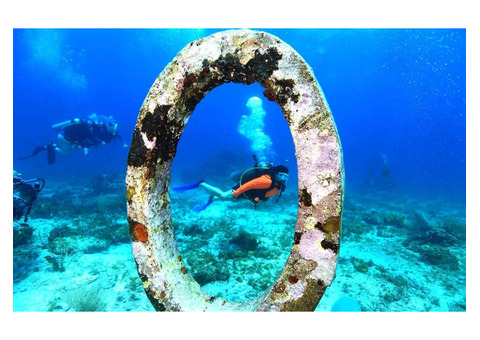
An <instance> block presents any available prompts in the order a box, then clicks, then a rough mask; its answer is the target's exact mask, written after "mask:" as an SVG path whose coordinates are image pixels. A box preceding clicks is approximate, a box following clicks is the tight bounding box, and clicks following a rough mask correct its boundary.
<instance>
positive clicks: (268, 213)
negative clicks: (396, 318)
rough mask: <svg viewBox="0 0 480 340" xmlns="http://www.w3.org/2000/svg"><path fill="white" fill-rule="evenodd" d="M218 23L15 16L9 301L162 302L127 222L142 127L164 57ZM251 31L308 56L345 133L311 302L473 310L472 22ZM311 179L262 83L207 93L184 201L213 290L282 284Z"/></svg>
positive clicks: (230, 292) (147, 307)
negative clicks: (194, 25) (149, 289)
mask: <svg viewBox="0 0 480 340" xmlns="http://www.w3.org/2000/svg"><path fill="white" fill-rule="evenodd" d="M222 30H223V29H14V30H13V218H12V219H13V256H12V260H13V311H42V312H45V311H55V312H74V311H111V312H113V311H137V312H147V311H152V312H153V311H155V308H154V307H153V306H152V303H151V302H150V301H149V299H148V297H147V295H146V294H145V291H144V287H143V285H142V280H141V279H140V277H139V274H138V272H137V267H136V263H135V260H134V257H133V253H132V242H131V238H130V231H129V223H128V221H127V197H128V195H129V193H128V191H127V190H126V185H125V178H126V173H127V158H128V155H129V150H130V148H131V144H132V136H133V135H134V128H135V124H136V122H137V118H138V114H139V109H140V107H141V106H142V104H143V102H144V100H145V98H146V96H147V93H148V92H149V90H150V88H151V87H152V84H153V83H154V82H155V80H156V78H157V77H158V75H159V74H160V73H161V72H162V70H163V69H164V68H165V67H166V66H167V65H168V64H169V63H170V62H171V61H172V59H173V58H174V57H175V56H176V55H177V53H178V52H179V51H180V50H182V49H183V48H184V47H185V46H186V45H188V44H190V43H191V42H192V41H194V40H196V39H201V38H204V37H207V36H209V35H211V34H214V33H216V32H220V31H222ZM255 30H259V31H264V32H267V33H270V34H272V35H274V36H277V37H278V38H280V39H281V40H282V41H283V42H285V43H287V44H289V45H290V46H291V47H292V48H293V49H295V50H296V51H297V52H298V53H299V54H300V55H301V56H302V57H303V58H304V59H305V61H306V62H307V63H308V65H310V67H311V68H312V70H313V73H314V74H315V77H316V78H317V80H318V83H319V85H320V86H321V88H322V90H323V93H324V95H325V98H326V100H327V102H328V105H329V107H330V109H331V112H332V115H333V119H334V121H335V124H336V127H337V130H338V135H339V138H340V141H341V145H342V151H343V163H344V174H345V178H344V179H345V188H344V190H345V191H344V202H343V213H342V224H341V235H340V237H341V238H340V248H339V249H338V254H339V255H338V260H337V267H336V272H335V279H334V280H333V282H332V284H331V286H330V287H328V288H327V289H326V291H325V294H324V295H323V297H322V299H321V300H320V302H319V304H318V306H317V308H316V309H315V311H319V312H328V311H383V312H387V311H422V312H423V311H466V31H465V30H464V29H262V28H259V29H255ZM265 178H267V179H268V180H269V182H268V184H263V183H264V182H262V181H263V180H265ZM297 179H298V171H297V158H296V150H295V145H294V144H293V139H292V134H291V132H290V129H289V126H288V123H287V121H286V120H285V118H284V116H283V113H282V110H281V107H280V106H279V105H278V104H277V103H276V102H274V101H271V100H269V98H268V93H266V91H265V88H263V87H262V86H261V85H260V84H259V83H253V84H251V85H246V84H235V83H228V84H224V85H221V86H218V87H216V88H214V89H213V90H212V91H210V92H209V93H208V94H207V95H206V96H205V97H204V98H203V99H202V100H201V101H200V103H199V104H198V105H197V106H196V107H195V109H194V111H193V114H192V116H191V117H190V119H189V121H188V124H187V126H186V128H185V130H184V131H183V133H182V136H181V138H180V141H179V144H178V148H177V150H176V154H175V157H174V160H173V165H172V169H171V183H170V184H171V185H170V188H171V190H170V199H171V216H172V222H173V226H174V229H175V239H176V241H177V245H178V248H179V251H180V253H181V255H182V258H183V261H184V262H185V266H186V269H187V270H188V272H189V273H190V274H191V275H192V277H193V278H194V279H195V280H196V281H197V282H198V283H199V284H200V285H201V287H202V288H203V289H204V290H205V291H206V292H207V293H208V294H211V295H212V296H215V297H221V298H223V299H226V300H228V301H229V302H241V301H245V300H249V299H253V298H256V297H258V296H259V295H260V294H262V293H263V292H264V291H265V290H267V289H269V288H271V286H272V285H273V284H274V283H275V281H276V279H277V277H278V276H279V274H280V273H281V272H282V269H283V267H284V266H285V263H286V261H287V258H288V257H289V254H290V251H291V249H292V246H293V243H294V233H295V224H296V220H297V212H298V206H299V193H298V184H297ZM247 182H248V183H253V182H255V185H256V186H252V187H251V188H249V190H248V191H247V190H246V189H243V191H242V188H245V187H244V186H245V185H246V183H247ZM274 182H275V183H276V184H275V185H274V184H273V183H274ZM277 184H278V185H277ZM252 185H253V184H252ZM232 190H233V191H232ZM252 192H253V194H252ZM249 193H250V194H249ZM232 195H233V197H232ZM137 237H138V238H139V239H141V236H139V235H137Z"/></svg>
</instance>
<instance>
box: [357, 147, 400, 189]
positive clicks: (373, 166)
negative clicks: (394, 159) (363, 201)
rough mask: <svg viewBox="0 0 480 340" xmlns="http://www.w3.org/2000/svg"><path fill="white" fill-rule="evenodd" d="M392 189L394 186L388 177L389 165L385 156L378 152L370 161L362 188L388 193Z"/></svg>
mask: <svg viewBox="0 0 480 340" xmlns="http://www.w3.org/2000/svg"><path fill="white" fill-rule="evenodd" d="M394 187H395V184H394V182H393V180H392V179H391V177H390V165H389V163H388V160H387V156H386V155H385V154H383V153H381V152H379V151H378V152H376V153H375V154H374V155H373V156H372V157H371V159H370V166H369V169H368V172H367V176H366V178H365V179H364V181H363V184H362V188H363V189H370V190H371V189H374V190H383V191H389V190H392V189H394Z"/></svg>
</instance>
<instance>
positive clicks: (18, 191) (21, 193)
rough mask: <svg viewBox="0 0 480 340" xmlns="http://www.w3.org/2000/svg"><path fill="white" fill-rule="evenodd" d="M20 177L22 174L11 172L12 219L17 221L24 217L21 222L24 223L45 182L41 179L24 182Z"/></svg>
mask: <svg viewBox="0 0 480 340" xmlns="http://www.w3.org/2000/svg"><path fill="white" fill-rule="evenodd" d="M21 176H22V174H20V173H18V172H16V171H15V170H13V219H14V220H15V221H18V220H20V219H21V218H22V217H24V219H23V222H25V223H26V222H27V220H28V215H29V214H30V210H31V209H32V206H33V202H34V201H35V200H36V199H37V197H38V194H40V191H42V189H43V187H44V186H45V180H44V179H42V178H33V179H29V180H25V179H23V178H22V177H21Z"/></svg>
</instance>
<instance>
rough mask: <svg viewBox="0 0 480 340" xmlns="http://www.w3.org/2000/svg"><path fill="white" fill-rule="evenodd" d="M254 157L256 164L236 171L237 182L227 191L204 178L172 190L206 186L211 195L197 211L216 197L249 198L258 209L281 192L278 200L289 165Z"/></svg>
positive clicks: (195, 208)
mask: <svg viewBox="0 0 480 340" xmlns="http://www.w3.org/2000/svg"><path fill="white" fill-rule="evenodd" d="M253 158H254V160H255V165H254V166H253V167H252V168H250V169H247V170H244V171H243V170H242V171H237V172H234V173H233V174H232V175H231V176H230V178H231V179H232V180H234V181H235V182H237V184H236V185H235V186H233V187H232V189H229V190H227V191H222V190H221V189H219V188H216V187H214V186H212V185H210V184H208V183H205V181H204V180H199V181H197V182H195V183H192V184H190V185H186V186H180V187H175V188H172V190H175V191H186V190H191V189H195V188H197V187H202V188H204V189H205V190H206V191H207V192H208V193H209V194H210V197H209V199H208V201H207V203H205V204H204V205H202V206H197V207H194V210H195V211H197V212H200V211H202V210H205V209H206V208H207V207H208V206H209V205H210V204H211V203H212V202H213V200H214V198H216V199H219V200H223V201H226V200H228V201H237V200H239V199H248V200H250V201H251V202H252V203H253V204H254V205H255V209H257V207H258V203H259V202H260V201H267V200H268V199H269V198H270V197H272V196H275V195H277V194H279V196H278V198H277V200H276V202H278V200H279V199H280V197H281V196H282V193H283V191H285V188H286V185H287V181H288V167H286V166H285V165H281V164H280V165H276V166H274V165H273V164H272V163H266V162H261V163H259V162H258V160H257V158H256V156H255V155H254V156H253Z"/></svg>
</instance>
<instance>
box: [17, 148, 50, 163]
mask: <svg viewBox="0 0 480 340" xmlns="http://www.w3.org/2000/svg"><path fill="white" fill-rule="evenodd" d="M46 148H47V146H37V147H36V148H35V150H33V153H32V154H31V155H30V156H25V157H20V158H18V159H19V160H24V159H28V158H32V157H33V156H35V155H37V154H39V153H40V152H42V151H44V150H45V149H46Z"/></svg>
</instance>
